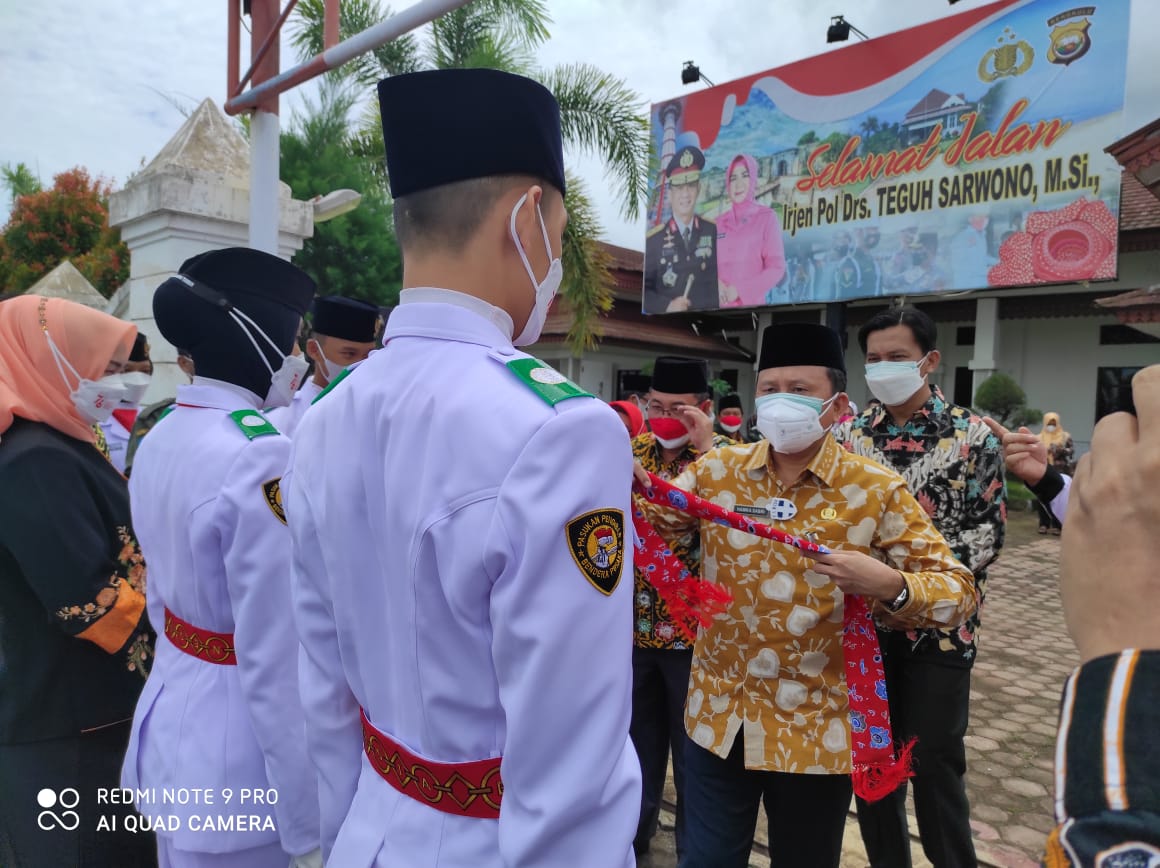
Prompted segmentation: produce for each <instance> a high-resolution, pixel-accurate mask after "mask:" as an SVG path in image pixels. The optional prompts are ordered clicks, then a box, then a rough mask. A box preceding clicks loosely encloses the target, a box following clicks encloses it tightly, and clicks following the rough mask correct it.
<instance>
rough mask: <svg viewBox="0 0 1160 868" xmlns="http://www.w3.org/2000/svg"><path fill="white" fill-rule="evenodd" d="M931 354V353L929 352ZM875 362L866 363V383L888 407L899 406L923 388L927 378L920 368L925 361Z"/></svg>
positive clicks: (925, 357)
mask: <svg viewBox="0 0 1160 868" xmlns="http://www.w3.org/2000/svg"><path fill="white" fill-rule="evenodd" d="M927 355H929V353H928V354H927ZM926 359H927V356H923V357H922V358H921V359H919V360H918V361H917V362H874V363H873V364H868V365H866V385H867V386H869V387H870V391H871V393H872V394H873V395H874V397H875V398H877V399H878V400H879V401H881V402H882V403H883V404H885V405H886V406H887V407H897V406H898V405H899V404H904V403H906V401H908V400H910V398H911V397H912V396H913V395H914V393H915V392H917V391H918V390H919V389H921V388H922V387H923V385H924V383H925V380H926V378H925V377H924V376H923V374H922V372H921V371H920V370H919V368H921V367H922V363H923V362H925V361H926Z"/></svg>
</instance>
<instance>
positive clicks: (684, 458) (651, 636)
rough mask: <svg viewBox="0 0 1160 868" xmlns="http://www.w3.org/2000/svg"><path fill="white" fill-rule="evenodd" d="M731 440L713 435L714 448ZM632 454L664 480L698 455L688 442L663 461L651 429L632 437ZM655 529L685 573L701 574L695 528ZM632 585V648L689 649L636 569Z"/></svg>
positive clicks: (665, 610) (669, 478)
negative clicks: (680, 529) (685, 568)
mask: <svg viewBox="0 0 1160 868" xmlns="http://www.w3.org/2000/svg"><path fill="white" fill-rule="evenodd" d="M733 442H734V441H732V440H730V439H729V438H728V437H725V436H724V435H722V434H714V435H713V446H714V448H716V447H718V446H729V445H730V444H732V443H733ZM632 454H633V457H634V458H635V459H636V460H637V461H639V462H640V463H641V465H642V466H643V467H644V469H645V470H647V471H649V472H650V473H655V474H656V475H657V476H659V477H660V478H661V479H666V480H672V479H674V478H675V477H676V476H678V475H679V474H680V473H681V472H682V471H684V469H685V468H686V467H688V466H689V465H690V464H692V463H693V462H694V461H696V460H697V459H698V458H699V457H700V456H701V453H700V452H698V451H697V450H696V449H694V448H693V447H692V445H688V446H685V448H684V449H682V450H681V453H680V454H679V455H678V456H677V457H676V458H675V459H674V460H672V461H670V462H668V463H665V461H664V459H663V458H662V457H661V447H660V446H659V445H658V444H657V441H656V437H655V436H654V435H653V434H652V432H651V431H646V432H645V433H643V434H641V435H639V436H637V437H635V438H633V441H632ZM657 531H658V532H659V533H660V535H661V538H662V539H664V541H665V542H666V543H668V544H669V546H670V547H671V548H672V550H673V554H674V555H676V556H677V557H678V558H680V560H681V563H683V564H684V565H685V566H686V567H687V568H688V570H689V573H690V574H691V575H694V576H699V575H701V539H700V534H699V533H698V532H697V528H696V527H692V528H689V529H687V530H683V531H680V532H676V533H674V532H670V531H667V530H665V529H664V528H657ZM634 587H635V595H634V600H635V603H634V608H633V611H634V612H635V614H636V617H635V619H634V621H633V624H634V628H633V642H634V644H635V645H636V647H637V648H665V649H669V650H673V651H680V650H684V649H688V648H691V647H692V645H691V644H690V643H689V642H686V641H685V640H684V639H683V638H681V634H680V633H678V632H677V628H676V627H675V626H674V625H673V619H672V617H671V616H670V615H669V610H668V607H666V606H665V604H664V602H663V601H662V600H661V599H660V597H658V596H657V592H656V591H655V590H654V589H653V586H652V585H651V584H649V582H648V580H647V579H646V578H644V576H643V575H642V574H641V573H640V571H636V575H635V585H634Z"/></svg>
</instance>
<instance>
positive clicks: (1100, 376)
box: [1096, 368, 1140, 422]
mask: <svg viewBox="0 0 1160 868" xmlns="http://www.w3.org/2000/svg"><path fill="white" fill-rule="evenodd" d="M1139 370H1140V369H1139V368H1099V369H1098V370H1097V371H1096V421H1097V422H1098V421H1099V420H1100V419H1102V418H1104V416H1107V415H1108V414H1109V413H1117V412H1119V411H1121V410H1126V409H1128V408H1129V407H1131V406H1132V377H1134V376H1135V375H1136V372H1137V371H1139Z"/></svg>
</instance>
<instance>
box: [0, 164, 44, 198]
mask: <svg viewBox="0 0 1160 868" xmlns="http://www.w3.org/2000/svg"><path fill="white" fill-rule="evenodd" d="M0 185H2V186H4V187H7V188H8V192H9V194H10V195H11V196H12V204H14V205H15V204H16V200H17V199H19V198H20V197H21V196H31V195H32V194H33V193H39V192H40V191H41V190H42V189H43V187H42V186H41V183H40V179H39V178H38V177H36V174H35V173H34V172H33V171H32V169H30V168H28V165H27V164H26V163H17V164H16V165H15V166H13V165H10V164H9V163H5V164H4V165H3V166H0Z"/></svg>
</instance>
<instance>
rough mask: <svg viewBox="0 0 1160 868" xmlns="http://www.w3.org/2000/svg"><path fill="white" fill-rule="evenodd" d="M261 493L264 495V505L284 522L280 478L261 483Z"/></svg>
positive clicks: (284, 511)
mask: <svg viewBox="0 0 1160 868" xmlns="http://www.w3.org/2000/svg"><path fill="white" fill-rule="evenodd" d="M262 493H263V494H264V495H266V506H268V507H270V512H272V513H274V517H275V518H276V519H278V521H280V522H282V524H285V523H286V510H284V509H283V508H282V479H281V477H279V478H278V479H271V480H270V481H269V482H263V483H262Z"/></svg>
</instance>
